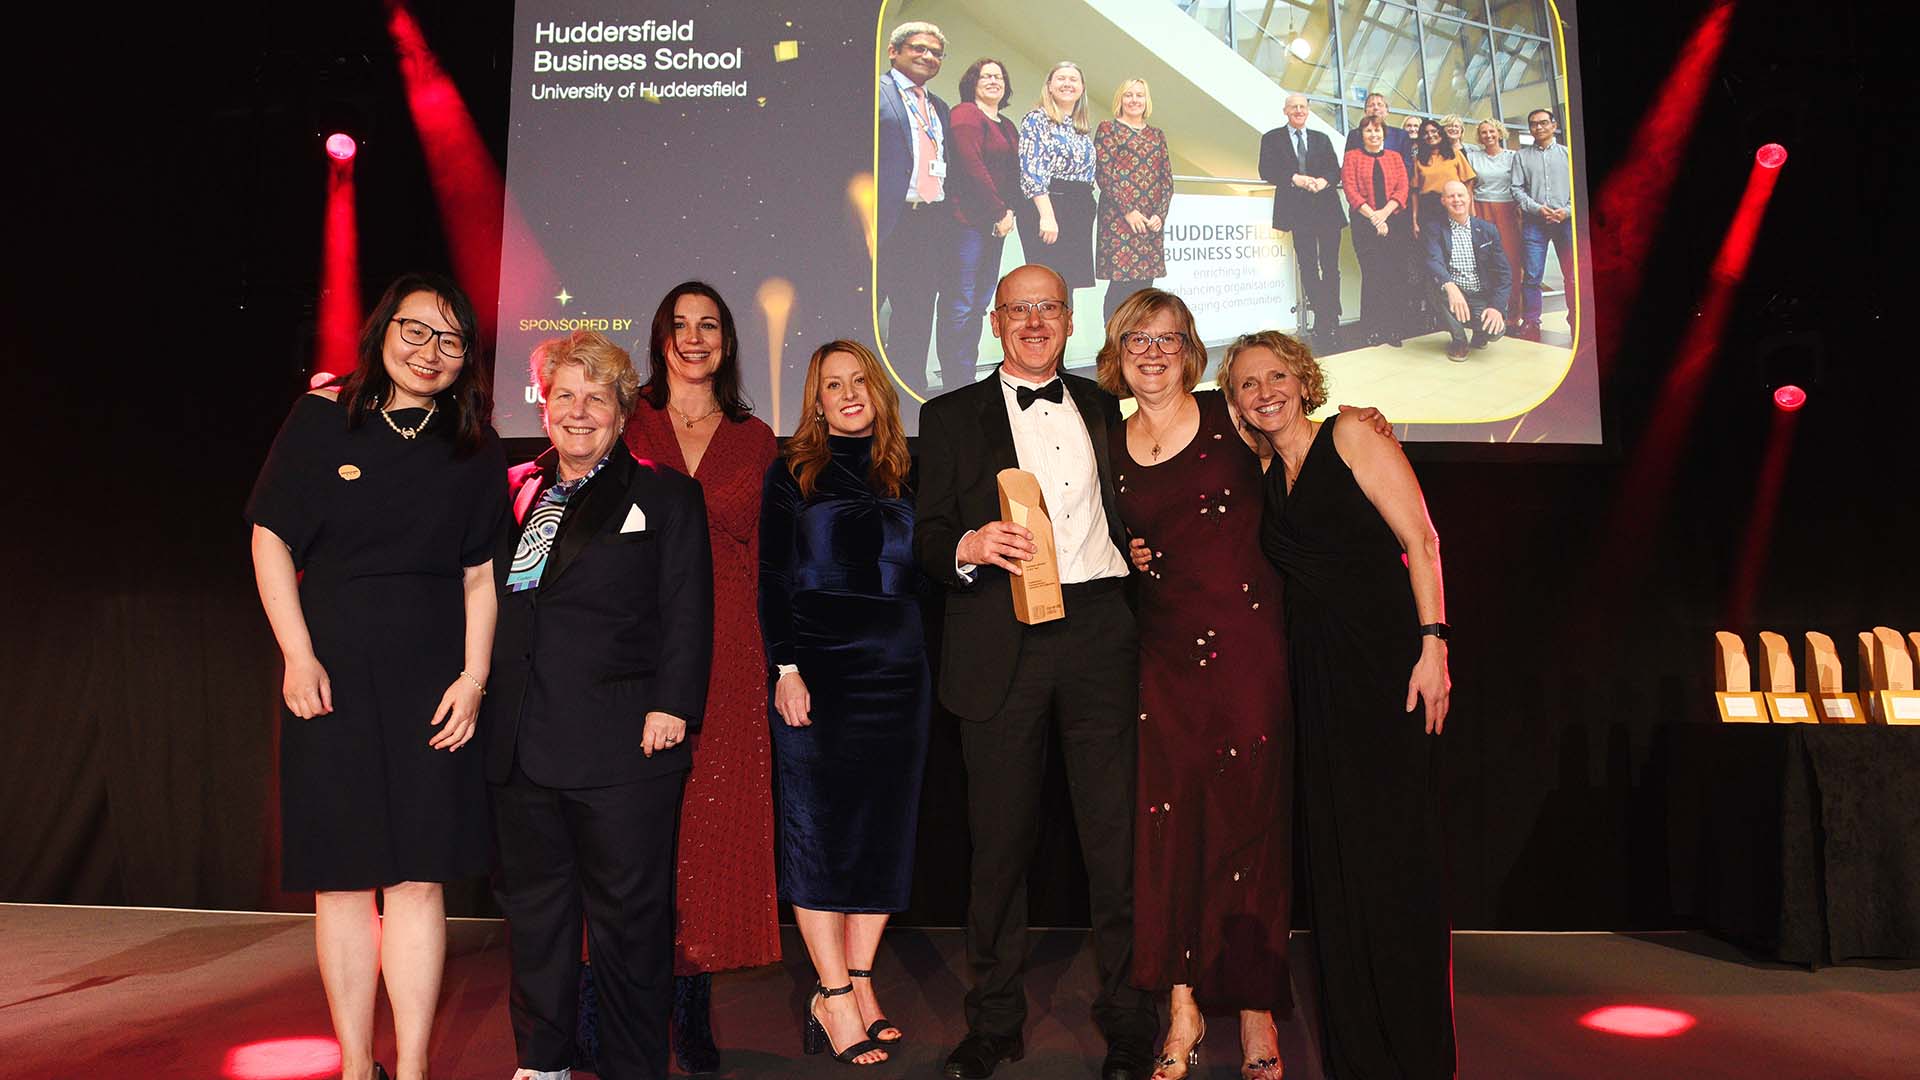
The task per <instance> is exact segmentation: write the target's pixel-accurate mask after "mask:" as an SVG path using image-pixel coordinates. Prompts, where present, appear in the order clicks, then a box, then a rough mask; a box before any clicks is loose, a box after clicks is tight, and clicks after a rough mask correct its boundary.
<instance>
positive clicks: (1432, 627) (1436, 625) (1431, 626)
mask: <svg viewBox="0 0 1920 1080" xmlns="http://www.w3.org/2000/svg"><path fill="white" fill-rule="evenodd" d="M1451 630H1452V628H1451V627H1449V626H1448V625H1447V624H1446V623H1443V622H1430V623H1427V624H1426V625H1424V626H1422V627H1421V628H1420V636H1421V637H1427V636H1429V635H1431V636H1433V637H1437V638H1439V639H1440V640H1441V641H1445V640H1447V634H1448V633H1450V632H1451Z"/></svg>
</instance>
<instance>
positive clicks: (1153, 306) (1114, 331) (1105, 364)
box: [1093, 289, 1207, 398]
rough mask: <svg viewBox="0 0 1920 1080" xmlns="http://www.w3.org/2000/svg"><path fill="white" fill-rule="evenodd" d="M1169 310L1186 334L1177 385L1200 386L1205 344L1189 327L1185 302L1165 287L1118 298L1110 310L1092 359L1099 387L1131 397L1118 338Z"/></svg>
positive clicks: (1190, 314) (1189, 314) (1190, 317)
mask: <svg viewBox="0 0 1920 1080" xmlns="http://www.w3.org/2000/svg"><path fill="white" fill-rule="evenodd" d="M1169 311H1171V312H1173V314H1174V317H1175V318H1176V319H1177V320H1178V321H1179V323H1180V332H1181V333H1182V334H1185V335H1186V337H1187V347H1186V348H1185V349H1183V350H1181V353H1180V388H1181V389H1182V390H1186V391H1192V390H1193V388H1194V387H1196V386H1198V385H1200V376H1201V375H1203V374H1205V373H1206V370H1207V346H1206V343H1205V342H1202V341H1201V340H1200V334H1199V333H1198V332H1197V331H1196V330H1194V328H1193V312H1191V311H1189V310H1187V302H1186V301H1185V300H1182V299H1180V298H1179V297H1178V296H1175V295H1174V294H1172V293H1170V292H1168V291H1166V290H1165V289H1141V290H1140V291H1139V292H1137V293H1134V294H1133V295H1132V296H1129V297H1127V298H1126V299H1125V300H1122V301H1121V302H1120V306H1119V307H1118V308H1115V309H1114V312H1113V318H1111V319H1108V320H1107V340H1106V342H1105V343H1104V344H1102V345H1101V346H1100V355H1099V356H1098V357H1096V358H1095V359H1094V362H1093V363H1094V369H1093V374H1094V378H1095V379H1096V380H1098V381H1099V383H1100V389H1102V390H1105V391H1106V392H1107V393H1109V394H1112V395H1113V396H1114V397H1123V398H1124V397H1132V396H1133V389H1132V388H1131V387H1129V386H1128V385H1127V374H1126V370H1125V363H1126V361H1125V354H1126V346H1124V345H1122V344H1121V343H1120V338H1121V337H1122V336H1124V335H1126V334H1128V333H1130V332H1132V331H1134V330H1138V329H1139V328H1140V326H1141V324H1143V323H1145V322H1146V321H1147V320H1148V319H1151V318H1153V317H1154V316H1155V315H1159V314H1162V313H1164V312H1169Z"/></svg>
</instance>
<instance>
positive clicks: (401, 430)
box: [380, 401, 440, 440]
mask: <svg viewBox="0 0 1920 1080" xmlns="http://www.w3.org/2000/svg"><path fill="white" fill-rule="evenodd" d="M439 410H440V403H439V402H438V401H429V402H428V403H427V415H425V416H423V417H421V418H420V422H419V423H417V424H415V425H413V426H412V427H401V426H400V425H399V424H396V423H394V422H393V417H391V416H388V415H387V410H385V409H381V410H380V419H382V420H385V421H386V422H387V426H388V427H390V428H392V429H393V433H394V434H395V435H398V436H400V437H401V438H403V439H409V440H411V439H417V438H419V437H420V433H421V432H422V431H424V430H426V427H427V421H429V420H432V419H433V414H434V413H436V412H438V411H439Z"/></svg>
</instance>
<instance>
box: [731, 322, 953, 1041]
mask: <svg viewBox="0 0 1920 1080" xmlns="http://www.w3.org/2000/svg"><path fill="white" fill-rule="evenodd" d="M801 400H802V401H804V402H806V403H807V404H808V405H811V406H813V410H814V415H813V416H811V417H809V418H808V419H807V420H806V421H804V422H803V423H802V424H801V427H800V430H799V431H798V432H796V433H795V434H794V436H793V438H791V439H789V440H788V441H787V449H786V453H785V455H784V456H783V457H782V459H781V460H779V461H776V462H774V463H773V465H772V467H771V468H769V469H768V470H767V484H766V493H765V496H764V498H763V500H762V508H761V512H760V625H761V626H762V627H763V628H764V632H765V634H766V639H767V655H768V658H769V661H770V662H771V663H772V664H773V665H774V668H775V682H774V687H773V713H774V718H775V721H776V722H775V723H774V724H773V751H774V765H775V774H774V775H775V788H776V792H777V796H778V798H777V808H776V809H777V816H778V819H779V823H780V863H779V871H780V898H781V899H783V900H786V901H787V902H789V903H791V904H792V905H793V916H794V922H795V924H797V925H798V926H799V928H800V934H801V936H802V937H803V938H805V939H806V943H807V953H808V955H809V956H810V957H811V958H812V960H813V968H814V972H815V974H816V975H817V977H818V979H819V985H818V986H817V987H816V988H815V994H814V998H813V999H812V1000H810V1001H809V1002H808V1017H807V1036H806V1039H805V1041H804V1043H803V1045H802V1048H803V1049H804V1050H805V1051H806V1052H807V1053H809V1054H813V1053H818V1052H820V1051H821V1050H828V1051H831V1052H832V1053H833V1055H834V1057H836V1058H838V1059H839V1060H841V1061H844V1062H850V1063H853V1064H858V1065H873V1064H877V1063H879V1062H882V1061H885V1060H886V1059H887V1049H886V1048H887V1047H888V1046H889V1045H891V1044H893V1043H896V1042H899V1041H900V1037H901V1035H900V1031H899V1029H898V1028H895V1027H894V1026H893V1025H892V1024H891V1023H890V1022H888V1020H887V1019H886V1017H885V1015H884V1014H882V1012H881V1011H880V1006H879V1002H878V1000H877V999H876V998H875V997H874V994H873V983H872V967H873V957H874V953H875V951H876V950H877V949H878V948H879V946H880V935H881V933H882V932H883V931H884V930H885V929H886V925H887V917H888V915H890V914H891V913H893V912H896V911H899V910H901V909H903V908H905V907H906V906H907V900H908V896H909V894H910V893H911V891H912V888H913V844H914V829H915V823H916V815H917V812H918V810H919V806H920V778H921V773H922V770H923V769H924V768H925V765H926V757H927V721H928V708H929V702H930V701H931V693H930V682H929V676H928V671H927V654H926V645H925V642H924V641H923V640H922V637H921V624H920V605H919V602H918V600H917V599H916V597H917V594H918V581H919V573H918V571H917V570H916V569H915V567H914V558H913V491H912V488H911V487H910V486H909V481H908V475H907V473H908V468H909V465H910V459H909V458H908V456H907V440H906V436H905V433H904V432H903V431H902V429H901V426H900V409H899V404H898V402H897V401H896V400H895V397H894V392H893V384H892V382H890V381H889V380H888V379H887V377H886V373H885V371H884V370H883V369H882V368H881V366H880V362H879V360H878V359H876V358H875V357H874V355H873V353H872V352H871V351H870V350H868V349H867V347H866V346H864V345H861V344H860V343H859V342H855V341H830V342H828V343H826V344H825V345H822V346H820V348H818V349H816V350H814V354H813V358H812V360H811V362H809V364H808V365H807V378H806V384H805V389H804V390H803V392H802V396H801ZM855 980H859V982H857V983H856V982H855ZM848 995H851V996H850V997H849V996H848Z"/></svg>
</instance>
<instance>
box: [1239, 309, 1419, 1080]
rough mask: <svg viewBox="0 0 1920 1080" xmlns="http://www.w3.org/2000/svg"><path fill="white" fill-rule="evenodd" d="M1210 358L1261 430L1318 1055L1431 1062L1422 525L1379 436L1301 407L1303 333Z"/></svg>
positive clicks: (1382, 1066) (1266, 535) (1318, 377)
mask: <svg viewBox="0 0 1920 1080" xmlns="http://www.w3.org/2000/svg"><path fill="white" fill-rule="evenodd" d="M1222 366H1223V375H1222V380H1221V381H1222V383H1223V385H1226V386H1227V387H1228V389H1229V392H1230V393H1231V394H1232V395H1233V399H1234V403H1235V405H1236V406H1237V408H1238V411H1239V413H1240V415H1241V417H1242V418H1243V419H1244V421H1245V422H1246V424H1247V425H1248V427H1249V429H1250V430H1251V431H1252V432H1253V433H1254V434H1255V437H1256V438H1261V439H1264V440H1265V441H1266V442H1267V443H1268V445H1270V446H1271V447H1272V448H1273V463H1272V464H1271V465H1270V466H1269V468H1268V470H1267V477H1266V507H1265V512H1264V517H1263V520H1262V524H1261V547H1262V549H1263V550H1265V552H1266V554H1267V557H1268V558H1269V559H1271V560H1272V561H1273V564H1274V565H1275V566H1276V567H1278V568H1279V570H1280V572H1281V573H1282V574H1284V575H1285V577H1286V581H1287V638H1288V644H1289V669H1290V671H1291V674H1292V678H1293V716H1294V731H1295V754H1296V755H1297V770H1296V774H1295V775H1296V782H1297V784H1298V788H1297V790H1298V795H1297V801H1296V803H1295V815H1296V818H1297V820H1298V822H1299V825H1300V829H1299V835H1300V837H1301V841H1302V843H1303V844H1304V845H1305V859H1304V860H1303V861H1304V865H1305V868H1306V882H1305V885H1306V892H1307V895H1308V897H1309V899H1310V902H1311V911H1312V916H1311V918H1312V925H1313V950H1314V954H1315V958H1316V960H1317V961H1318V968H1319V974H1320V1001H1321V1008H1320V1018H1321V1025H1322V1043H1323V1045H1322V1053H1323V1057H1324V1059H1325V1061H1326V1064H1327V1069H1328V1072H1329V1074H1330V1075H1333V1076H1337V1077H1339V1078H1340V1080H1371V1078H1374V1077H1393V1078H1415V1080H1417V1078H1445V1077H1451V1076H1453V1074H1454V1042H1453V987H1452V963H1451V943H1450V941H1449V927H1448V921H1447V912H1446V862H1445V850H1444V845H1443V839H1444V838H1443V836H1442V833H1441V822H1440V806H1439V797H1438V790H1437V788H1438V783H1439V774H1438V768H1437V759H1438V752H1439V743H1438V742H1437V741H1435V740H1434V739H1433V738H1432V737H1431V736H1435V735H1438V734H1440V731H1441V727H1442V725H1443V724H1444V723H1445V721H1446V716H1447V704H1448V695H1449V687H1450V683H1449V681H1448V677H1447V641H1446V636H1447V626H1446V601H1445V599H1444V596H1443V594H1442V590H1441V584H1440V540H1439V537H1438V536H1437V535H1435V533H1434V531H1433V524H1432V522H1431V520H1429V518H1428V516H1427V507H1426V501H1425V499H1424V498H1423V497H1422V495H1421V493H1420V482H1419V480H1418V479H1417V478H1416V477H1415V476H1414V474H1413V467H1412V466H1411V465H1410V464H1408V462H1407V458H1406V455H1405V454H1404V453H1403V452H1402V451H1401V450H1400V444H1399V443H1397V442H1395V441H1394V440H1393V439H1391V438H1389V437H1386V436H1383V435H1380V434H1379V433H1377V432H1375V431H1373V430H1371V429H1369V428H1368V427H1366V426H1365V425H1364V424H1359V423H1353V422H1351V421H1350V420H1347V421H1344V422H1343V418H1342V417H1340V416H1338V415H1335V416H1330V417H1328V418H1327V419H1326V421H1325V422H1315V421H1312V420H1309V419H1307V417H1308V414H1310V413H1311V412H1313V411H1314V410H1315V409H1317V408H1318V407H1319V406H1320V405H1322V404H1324V403H1325V401H1326V393H1327V391H1326V380H1325V377H1324V376H1323V375H1322V373H1321V371H1320V365H1319V364H1318V363H1317V362H1315V360H1314V359H1313V354H1312V353H1310V352H1309V351H1308V350H1307V348H1306V346H1304V345H1302V344H1300V343H1299V342H1298V341H1295V340H1294V339H1292V338H1290V337H1287V336H1285V335H1283V334H1280V333H1278V332H1275V331H1263V332H1261V333H1258V334H1250V335H1247V336H1245V337H1242V338H1240V339H1239V340H1237V341H1235V342H1234V343H1233V344H1232V345H1230V346H1229V347H1228V349H1227V354H1226V359H1225V360H1224V361H1223V365H1222ZM1403 556H1404V560H1405V561H1404V562H1403V561H1402V559H1403ZM1408 672H1411V675H1408V674H1407V673H1408ZM1422 702H1424V704H1425V709H1424V716H1416V715H1415V714H1414V711H1415V709H1416V708H1418V707H1419V706H1420V705H1421V703H1422Z"/></svg>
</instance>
